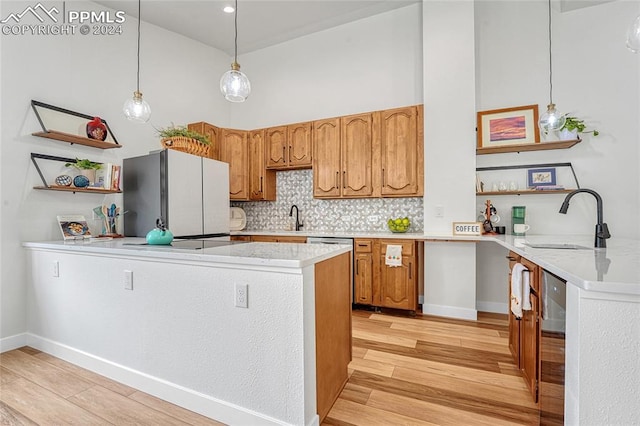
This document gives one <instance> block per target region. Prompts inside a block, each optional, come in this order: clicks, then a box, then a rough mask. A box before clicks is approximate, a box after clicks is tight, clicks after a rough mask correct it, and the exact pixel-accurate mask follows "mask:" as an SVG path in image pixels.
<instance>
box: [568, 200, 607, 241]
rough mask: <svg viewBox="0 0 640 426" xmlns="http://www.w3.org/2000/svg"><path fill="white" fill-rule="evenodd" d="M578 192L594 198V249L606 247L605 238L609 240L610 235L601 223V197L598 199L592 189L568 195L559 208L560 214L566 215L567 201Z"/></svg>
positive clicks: (604, 224)
mask: <svg viewBox="0 0 640 426" xmlns="http://www.w3.org/2000/svg"><path fill="white" fill-rule="evenodd" d="M578 192H586V193H588V194H591V195H593V196H594V197H596V203H597V208H598V223H596V242H595V247H596V248H605V247H607V238H611V234H610V233H609V227H608V226H607V224H606V223H604V222H603V221H602V197H600V194H598V193H597V192H596V191H594V190H592V189H585V188H581V189H576V190H575V191H573V192H570V193H568V194H567V196H566V197H565V199H564V201H563V202H562V206H561V207H560V213H562V214H567V210H568V209H569V200H570V199H571V197H573V196H574V195H576V194H577V193H578Z"/></svg>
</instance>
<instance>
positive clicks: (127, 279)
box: [124, 269, 133, 290]
mask: <svg viewBox="0 0 640 426" xmlns="http://www.w3.org/2000/svg"><path fill="white" fill-rule="evenodd" d="M124 289H125V290H133V271H129V270H126V269H125V270H124Z"/></svg>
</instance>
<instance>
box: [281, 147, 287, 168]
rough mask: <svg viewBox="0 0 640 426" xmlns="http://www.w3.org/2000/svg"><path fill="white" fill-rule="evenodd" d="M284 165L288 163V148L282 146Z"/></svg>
mask: <svg viewBox="0 0 640 426" xmlns="http://www.w3.org/2000/svg"><path fill="white" fill-rule="evenodd" d="M282 163H283V164H286V163H287V148H286V147H285V146H284V145H283V146H282Z"/></svg>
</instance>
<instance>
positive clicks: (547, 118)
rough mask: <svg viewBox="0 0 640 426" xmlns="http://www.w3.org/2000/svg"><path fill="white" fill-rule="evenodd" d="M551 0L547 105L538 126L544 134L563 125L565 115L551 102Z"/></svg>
mask: <svg viewBox="0 0 640 426" xmlns="http://www.w3.org/2000/svg"><path fill="white" fill-rule="evenodd" d="M551 56H552V55H551V0H549V105H547V111H546V112H545V113H544V114H542V115H541V116H540V119H539V120H538V126H539V127H540V130H542V131H543V132H544V133H545V134H547V133H549V132H550V131H553V130H560V129H561V128H562V126H564V122H565V116H564V114H561V113H560V112H558V110H557V109H556V104H554V103H553V73H552V69H553V67H552V61H551Z"/></svg>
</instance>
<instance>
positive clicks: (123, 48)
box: [0, 1, 229, 338]
mask: <svg viewBox="0 0 640 426" xmlns="http://www.w3.org/2000/svg"><path fill="white" fill-rule="evenodd" d="M29 5H32V2H5V1H3V2H2V3H0V16H2V17H5V16H7V15H8V14H9V13H11V12H15V13H18V12H21V11H22V10H24V9H25V8H26V7H27V6H29ZM66 7H67V10H104V8H103V7H102V6H99V5H97V4H95V3H91V2H67V4H66ZM143 17H144V15H143ZM136 28H137V20H136V19H134V18H131V17H127V20H126V21H125V23H124V24H123V34H122V35H118V36H94V35H87V36H83V35H80V34H76V35H69V36H62V35H58V36H30V35H20V36H7V35H2V36H0V39H1V41H2V49H1V50H2V51H1V62H0V63H1V72H2V74H1V76H2V77H1V80H2V81H1V86H0V90H1V99H2V100H1V108H2V109H1V122H2V128H1V130H0V132H1V133H0V137H1V140H0V153H1V157H0V159H1V171H0V176H1V186H0V188H1V195H2V203H1V208H0V214H1V217H2V221H1V222H0V230H1V231H0V235H1V237H0V241H1V247H2V257H1V262H0V265H1V267H0V270H1V281H0V282H1V286H0V299H1V302H0V303H1V306H0V310H1V316H0V337H1V338H8V337H10V336H13V335H17V334H19V333H23V332H24V331H26V323H25V321H26V320H25V313H24V312H25V289H24V282H25V268H26V266H25V261H24V253H23V252H22V248H21V247H20V244H21V242H22V241H29V240H31V241H33V240H52V239H59V238H60V235H59V233H60V231H59V230H58V229H57V226H56V224H55V216H56V215H57V214H71V213H76V214H84V215H85V216H86V217H88V218H90V217H91V210H92V208H93V207H95V206H98V205H100V204H102V203H104V202H108V203H111V202H112V201H115V202H117V203H120V200H121V197H116V196H106V197H103V196H100V195H93V194H72V193H58V192H48V191H35V190H33V189H32V187H33V186H34V185H41V182H39V178H38V176H37V173H36V171H35V169H34V167H33V165H32V164H31V162H30V159H29V153H30V152H37V153H43V154H51V155H56V156H61V157H75V156H78V157H81V158H90V159H92V160H94V161H104V162H114V163H121V160H122V158H125V157H131V156H135V155H140V154H144V153H146V152H148V151H149V150H154V149H159V148H160V140H159V138H158V137H156V135H155V130H154V129H153V127H154V126H155V127H165V126H168V125H170V124H171V122H173V123H175V124H186V123H187V122H190V121H197V120H205V119H210V117H212V116H213V117H216V118H217V119H218V120H219V121H218V122H219V123H220V124H223V125H226V124H227V122H228V117H229V106H228V103H227V102H226V101H225V100H224V99H223V98H222V96H221V95H220V92H219V89H218V81H219V76H220V75H222V73H223V72H224V71H225V70H226V68H228V64H229V58H228V56H227V55H226V54H225V53H223V52H220V51H217V50H215V49H212V48H210V47H207V46H205V45H203V44H201V43H198V42H195V41H193V40H190V39H187V38H185V37H182V36H179V35H176V34H174V33H171V32H168V31H166V30H163V29H160V28H158V27H155V26H153V25H148V24H146V23H144V22H143V25H142V35H141V87H140V89H141V91H142V92H143V94H144V97H145V99H146V100H147V101H148V102H149V103H150V105H151V109H152V116H151V122H150V124H148V125H138V124H133V123H130V122H128V121H127V120H126V119H125V118H124V116H123V114H122V105H123V104H124V101H125V99H126V98H127V97H130V96H132V95H133V91H134V90H135V84H136V82H135V73H136V68H135V67H136V56H135V55H136ZM31 99H36V100H39V101H42V102H45V103H50V104H53V105H56V106H60V107H64V108H67V109H71V110H74V111H79V112H83V113H86V114H91V115H99V116H100V117H102V118H104V119H105V120H107V122H108V123H109V125H110V127H111V129H112V130H113V132H114V134H115V135H116V138H117V139H118V141H119V142H120V143H121V144H122V145H123V148H121V149H111V150H104V151H103V150H98V149H93V148H89V147H83V146H77V145H73V146H71V145H68V144H64V143H59V142H54V141H50V140H48V139H42V138H36V137H33V136H31V133H32V132H35V131H39V130H41V129H40V128H39V125H38V122H37V120H36V118H35V115H34V113H33V112H32V111H31V107H30V101H31ZM62 171H63V170H60V172H62ZM60 174H61V173H60ZM53 178H55V176H51V177H50V179H53Z"/></svg>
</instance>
